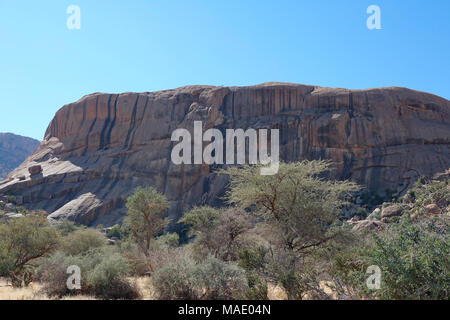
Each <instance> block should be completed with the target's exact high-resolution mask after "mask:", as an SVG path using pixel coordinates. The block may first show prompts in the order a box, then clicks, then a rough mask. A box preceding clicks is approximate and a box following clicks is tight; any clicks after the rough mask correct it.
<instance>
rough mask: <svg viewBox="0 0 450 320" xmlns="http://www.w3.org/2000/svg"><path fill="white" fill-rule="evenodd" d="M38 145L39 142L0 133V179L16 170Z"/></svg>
mask: <svg viewBox="0 0 450 320" xmlns="http://www.w3.org/2000/svg"><path fill="white" fill-rule="evenodd" d="M38 145H39V141H37V140H34V139H31V138H27V137H22V136H18V135H15V134H12V133H0V179H4V178H6V176H7V175H8V173H10V172H11V171H12V170H14V169H15V168H17V167H18V166H19V165H20V164H21V163H22V162H23V161H24V160H25V159H26V158H27V157H28V156H29V155H30V154H31V153H32V152H33V151H34V150H36V148H37V147H38Z"/></svg>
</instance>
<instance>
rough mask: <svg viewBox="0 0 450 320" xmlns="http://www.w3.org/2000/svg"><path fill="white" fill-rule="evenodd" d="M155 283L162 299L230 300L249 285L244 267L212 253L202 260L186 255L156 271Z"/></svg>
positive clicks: (153, 280)
mask: <svg viewBox="0 0 450 320" xmlns="http://www.w3.org/2000/svg"><path fill="white" fill-rule="evenodd" d="M152 284H153V287H154V289H155V290H156V293H157V295H158V297H159V298H160V299H173V300H179V299H186V300H200V299H205V300H206V299H221V300H229V299H234V298H236V297H239V296H242V295H243V294H244V292H245V289H246V288H247V281H246V278H245V273H244V271H243V270H242V269H240V268H239V267H237V266H236V265H233V264H230V263H226V262H223V261H221V260H218V259H216V258H214V257H212V256H209V257H208V258H207V259H205V260H204V261H203V262H200V263H195V262H194V260H193V259H192V258H190V257H186V256H183V257H182V258H181V259H178V260H177V261H175V262H172V263H169V264H167V265H166V266H164V267H162V268H161V269H159V270H158V271H156V272H155V273H154V275H153V277H152Z"/></svg>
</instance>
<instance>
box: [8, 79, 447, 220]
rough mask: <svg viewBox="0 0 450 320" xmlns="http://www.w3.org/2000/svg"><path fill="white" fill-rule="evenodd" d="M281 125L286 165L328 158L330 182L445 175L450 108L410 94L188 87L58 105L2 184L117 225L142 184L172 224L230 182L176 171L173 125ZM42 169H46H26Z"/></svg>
mask: <svg viewBox="0 0 450 320" xmlns="http://www.w3.org/2000/svg"><path fill="white" fill-rule="evenodd" d="M194 120H202V121H203V125H204V127H205V128H211V127H216V128H218V129H220V130H221V131H222V132H224V130H225V129H226V128H234V129H237V128H242V129H246V128H278V129H280V144H281V146H280V157H281V158H282V159H283V160H286V161H293V160H298V159H317V158H324V159H330V160H332V161H334V163H335V170H334V171H333V173H332V175H333V176H334V177H337V178H340V179H353V180H354V181H357V182H359V183H361V184H364V185H366V186H367V187H368V188H369V189H370V190H372V191H378V192H384V190H386V189H392V190H396V191H403V190H405V189H406V188H407V187H408V186H409V185H411V183H413V182H414V181H415V179H416V178H417V177H418V176H419V175H423V176H432V175H434V174H436V173H438V172H443V171H445V170H446V169H448V168H450V102H449V101H448V100H446V99H443V98H440V97H437V96H434V95H431V94H428V93H423V92H418V91H413V90H409V89H406V88H380V89H368V90H347V89H331V88H322V87H315V86H304V85H297V84H285V83H266V84H262V85H258V86H251V87H212V86H189V87H182V88H178V89H174V90H166V91H160V92H146V93H123V94H100V93H95V94H91V95H88V96H85V97H83V98H82V99H81V100H79V101H77V102H75V103H72V104H69V105H66V106H64V107H63V108H61V109H60V110H59V111H58V112H57V113H56V115H55V117H54V119H53V120H52V122H51V123H50V125H49V127H48V129H47V132H46V134H45V140H44V141H43V142H42V143H41V145H40V146H39V148H38V150H36V151H35V152H34V153H33V155H31V156H30V157H29V158H28V159H27V160H26V161H25V162H24V163H23V164H22V165H21V166H20V167H18V168H17V169H16V170H14V171H13V172H12V173H11V174H10V175H9V176H8V178H7V180H5V181H3V182H0V194H8V193H13V194H15V195H16V196H18V198H19V199H20V201H21V202H23V203H24V206H26V207H28V208H34V209H38V208H39V209H44V210H46V211H47V212H49V213H51V215H50V218H51V219H63V218H68V219H71V220H75V221H77V222H79V223H84V224H87V225H96V224H100V223H101V224H104V225H111V224H114V223H116V222H120V221H121V218H122V217H123V215H124V213H125V210H124V200H125V199H126V197H127V196H128V195H130V193H131V192H132V191H133V189H134V188H135V187H136V186H139V185H149V186H155V187H156V188H157V189H158V190H160V191H161V192H163V193H164V194H165V195H166V196H167V197H168V198H169V199H170V201H171V208H170V212H169V215H170V217H172V218H174V219H176V218H178V217H179V216H180V214H181V213H182V210H184V209H187V208H189V207H191V206H192V205H194V204H205V203H208V204H213V205H215V204H219V203H220V198H219V197H220V196H221V195H222V194H223V191H224V189H225V187H226V183H227V181H226V178H225V177H223V176H218V175H217V174H215V173H214V170H215V169H216V167H214V166H211V167H210V166H207V165H180V166H179V165H174V164H173V163H172V162H171V159H170V154H171V150H172V147H173V146H174V144H176V143H175V142H171V139H170V138H171V133H172V131H173V130H175V129H177V128H187V129H189V130H191V131H192V128H193V121H194ZM35 165H40V166H41V168H42V171H41V170H34V171H33V173H34V174H33V175H30V173H29V168H30V167H31V166H35Z"/></svg>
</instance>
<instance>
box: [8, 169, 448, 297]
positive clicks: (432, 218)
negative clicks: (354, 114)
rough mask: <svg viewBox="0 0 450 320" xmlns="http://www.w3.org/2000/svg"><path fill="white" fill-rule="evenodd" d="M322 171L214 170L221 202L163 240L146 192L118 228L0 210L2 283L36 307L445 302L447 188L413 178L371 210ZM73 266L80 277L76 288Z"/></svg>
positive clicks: (152, 195)
mask: <svg viewBox="0 0 450 320" xmlns="http://www.w3.org/2000/svg"><path fill="white" fill-rule="evenodd" d="M329 168H330V164H329V163H327V162H323V161H303V162H297V163H283V164H281V166H280V169H279V172H278V173H277V174H276V175H274V176H262V175H259V174H258V172H259V168H258V166H245V165H244V166H241V167H230V168H228V169H224V170H221V171H219V173H220V174H224V175H228V176H229V178H230V185H229V189H228V192H227V194H226V202H227V205H226V206H225V207H223V208H212V207H208V206H198V207H194V208H191V209H190V210H189V211H187V212H185V213H184V215H183V217H182V219H181V220H179V221H178V222H177V223H179V224H180V226H181V228H178V229H182V230H185V231H186V233H185V234H184V236H183V237H180V235H179V234H177V233H171V232H168V231H167V230H168V229H169V228H168V226H169V224H170V221H169V220H168V219H167V217H166V213H167V209H168V207H169V202H168V200H167V199H166V198H165V197H164V196H163V195H162V194H160V193H158V192H157V190H155V189H153V188H145V187H140V188H137V189H136V190H135V191H134V193H133V194H132V195H131V196H130V197H129V198H128V200H127V204H126V207H127V210H128V214H127V216H126V217H125V219H124V223H123V224H122V225H116V226H113V227H110V228H106V229H105V228H102V227H99V228H96V229H94V228H86V227H82V226H77V225H74V224H73V223H71V222H68V221H65V222H63V223H60V224H58V225H50V224H49V222H48V221H47V219H46V217H45V214H44V213H42V212H28V211H27V210H25V209H21V208H14V212H10V213H8V212H7V210H6V207H5V206H6V205H9V203H8V204H7V203H5V202H2V203H0V277H2V278H3V279H4V280H3V283H6V285H5V286H11V287H13V288H15V289H11V290H24V288H27V287H30V286H31V287H33V288H36V287H37V288H39V289H38V294H37V295H35V297H36V298H53V299H66V298H83V297H89V298H95V299H150V298H151V299H221V300H230V299H249V300H254V299H258V300H264V299H270V298H274V293H273V292H274V291H278V292H282V294H279V295H277V296H276V298H286V299H448V298H449V296H450V271H449V270H450V268H449V256H450V241H449V227H450V225H449V203H450V186H449V181H448V179H447V178H445V177H444V179H441V180H440V181H427V180H425V179H419V181H418V182H417V183H416V185H415V186H414V188H412V189H410V190H409V191H408V192H407V193H406V194H405V195H403V196H401V195H395V196H394V195H392V193H389V199H388V201H385V202H384V203H380V202H381V201H378V200H379V199H376V200H377V203H378V204H377V205H374V203H373V202H374V201H375V200H374V199H375V198H376V197H375V196H371V195H369V194H368V193H367V192H365V191H364V190H362V189H361V187H360V186H357V185H356V184H354V183H352V182H349V181H332V180H327V179H325V173H326V172H327V171H328V170H329ZM357 198H358V201H355V199H357ZM361 199H363V201H361ZM364 199H365V200H367V201H364ZM358 202H359V205H357V206H355V203H358ZM9 209H10V210H12V208H11V206H9ZM180 239H183V240H180ZM71 266H77V267H78V268H79V270H80V286H79V287H76V288H69V286H68V281H71V280H70V279H71V278H70V277H71V276H72V275H73V274H72V273H71V272H69V273H68V270H70V267H71ZM370 266H376V267H377V268H379V270H380V271H381V278H380V280H381V283H380V286H379V287H378V288H372V287H370V286H368V285H367V279H368V277H369V276H370V274H367V271H368V269H369V267H370ZM75 282H76V281H75ZM5 286H4V287H5ZM1 290H2V288H0V292H1ZM149 292H150V293H149ZM0 296H1V295H0Z"/></svg>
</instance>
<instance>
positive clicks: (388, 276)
mask: <svg viewBox="0 0 450 320" xmlns="http://www.w3.org/2000/svg"><path fill="white" fill-rule="evenodd" d="M449 229H450V224H449V221H448V219H446V218H436V217H432V218H423V219H422V220H421V221H419V222H414V221H413V220H411V219H410V218H409V217H408V216H405V217H403V218H402V219H401V221H400V222H399V223H396V224H392V225H391V226H390V228H389V229H387V230H386V231H384V232H383V233H381V234H373V240H372V241H371V242H370V243H365V244H362V243H359V244H358V245H355V246H353V247H349V248H348V249H347V250H344V251H343V252H342V253H341V254H340V255H337V256H335V259H334V265H333V270H332V274H333V275H334V276H335V277H337V278H338V280H339V283H341V289H342V290H343V291H346V294H347V296H359V297H363V298H368V297H371V298H378V299H449V298H450V268H449V267H450V262H449V257H450V244H449V243H450V242H449V236H448V233H449V231H450V230H449ZM370 265H376V266H379V267H380V268H381V271H382V273H381V287H380V289H379V290H369V289H368V288H367V287H366V285H365V281H366V278H367V277H368V276H367V275H366V274H365V272H366V270H367V267H368V266H370Z"/></svg>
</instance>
